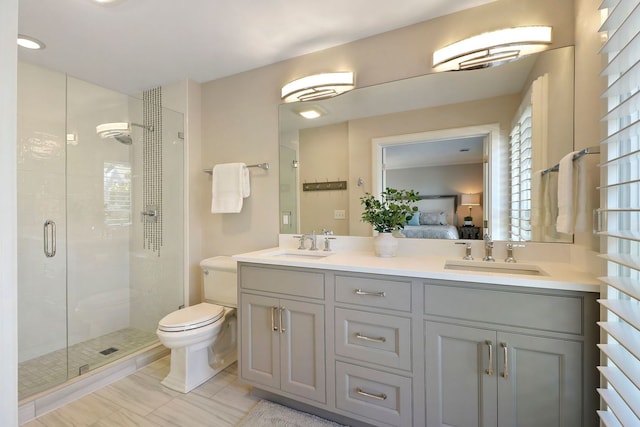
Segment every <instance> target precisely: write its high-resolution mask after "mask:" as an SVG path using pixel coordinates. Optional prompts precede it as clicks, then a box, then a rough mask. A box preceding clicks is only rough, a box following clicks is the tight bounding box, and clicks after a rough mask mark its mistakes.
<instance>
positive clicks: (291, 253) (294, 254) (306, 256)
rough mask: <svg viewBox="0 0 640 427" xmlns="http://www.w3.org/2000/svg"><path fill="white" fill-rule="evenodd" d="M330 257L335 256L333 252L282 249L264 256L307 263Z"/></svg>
mask: <svg viewBox="0 0 640 427" xmlns="http://www.w3.org/2000/svg"><path fill="white" fill-rule="evenodd" d="M329 255H333V252H330V251H321V250H317V251H310V250H309V249H280V250H277V251H274V252H268V253H266V254H264V256H268V257H282V258H285V257H286V258H296V259H300V260H305V261H312V260H318V259H323V258H326V257H328V256H329Z"/></svg>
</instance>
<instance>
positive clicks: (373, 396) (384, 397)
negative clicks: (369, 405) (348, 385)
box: [356, 387, 387, 400]
mask: <svg viewBox="0 0 640 427" xmlns="http://www.w3.org/2000/svg"><path fill="white" fill-rule="evenodd" d="M356 393H358V394H359V395H361V396H364V397H370V398H371V399H376V400H387V395H386V394H384V393H380V394H372V393H367V392H366V391H364V390H362V389H361V388H360V387H358V388H356Z"/></svg>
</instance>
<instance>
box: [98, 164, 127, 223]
mask: <svg viewBox="0 0 640 427" xmlns="http://www.w3.org/2000/svg"><path fill="white" fill-rule="evenodd" d="M103 176H104V223H105V225H109V226H124V225H130V224H131V165H130V164H129V163H123V162H105V163H104V175H103Z"/></svg>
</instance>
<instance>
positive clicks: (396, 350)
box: [335, 308, 411, 371]
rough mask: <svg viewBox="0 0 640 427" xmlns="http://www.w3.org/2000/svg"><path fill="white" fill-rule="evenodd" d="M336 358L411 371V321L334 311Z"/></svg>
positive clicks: (400, 318) (349, 311)
mask: <svg viewBox="0 0 640 427" xmlns="http://www.w3.org/2000/svg"><path fill="white" fill-rule="evenodd" d="M335 320H336V323H335V329H336V331H335V332H336V334H335V339H336V350H335V351H336V354H338V355H340V356H345V357H351V358H354V359H358V360H362V361H365V362H370V363H374V364H377V365H382V366H388V367H391V368H399V369H405V370H407V371H410V370H411V319H407V318H404V317H397V316H387V315H384V314H374V313H367V312H364V311H358V310H346V309H342V308H336V312H335Z"/></svg>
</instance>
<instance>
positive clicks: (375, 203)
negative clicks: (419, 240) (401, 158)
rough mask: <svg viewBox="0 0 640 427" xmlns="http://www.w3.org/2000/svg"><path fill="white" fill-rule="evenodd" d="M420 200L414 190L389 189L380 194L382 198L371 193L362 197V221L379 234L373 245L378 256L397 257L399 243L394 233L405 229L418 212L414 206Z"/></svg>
mask: <svg viewBox="0 0 640 427" xmlns="http://www.w3.org/2000/svg"><path fill="white" fill-rule="evenodd" d="M418 200H420V198H419V197H418V192H416V191H414V190H396V189H393V188H389V187H387V188H386V189H385V190H384V191H383V192H382V193H380V197H376V196H374V195H373V194H370V193H365V195H364V196H362V197H360V203H361V204H362V206H363V207H364V211H363V212H362V217H361V219H362V221H364V222H367V223H369V224H371V225H372V226H373V229H374V230H376V231H377V232H378V236H376V237H375V239H374V244H373V245H374V249H375V251H376V255H378V256H380V257H392V256H395V254H396V250H397V248H398V242H397V241H396V238H395V237H394V236H393V234H392V233H393V232H394V231H397V230H401V229H403V228H404V226H405V225H406V224H407V222H408V221H409V220H410V219H411V217H413V215H414V214H415V213H416V212H417V211H418V207H417V206H414V205H413V204H414V203H415V202H417V201H418Z"/></svg>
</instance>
